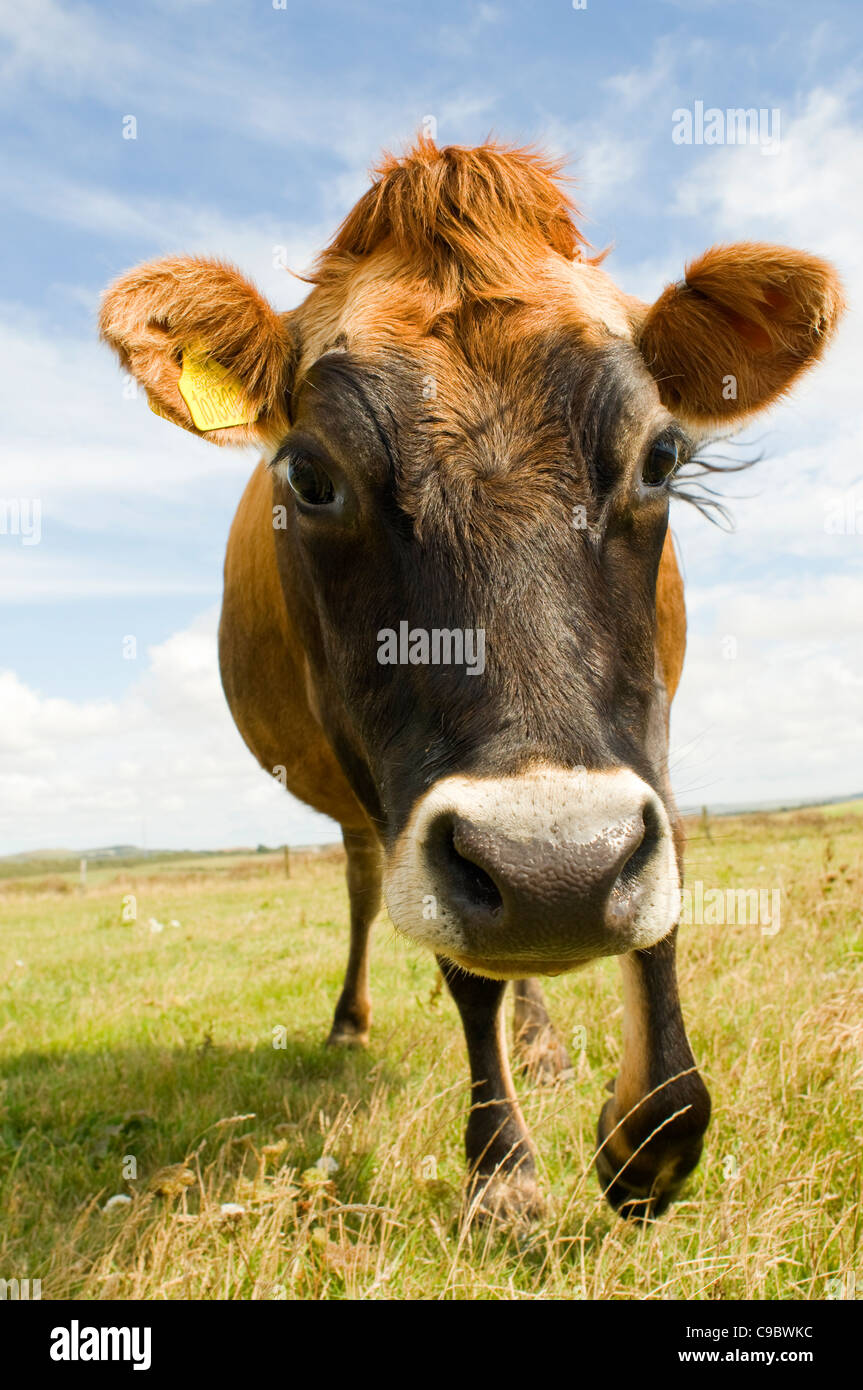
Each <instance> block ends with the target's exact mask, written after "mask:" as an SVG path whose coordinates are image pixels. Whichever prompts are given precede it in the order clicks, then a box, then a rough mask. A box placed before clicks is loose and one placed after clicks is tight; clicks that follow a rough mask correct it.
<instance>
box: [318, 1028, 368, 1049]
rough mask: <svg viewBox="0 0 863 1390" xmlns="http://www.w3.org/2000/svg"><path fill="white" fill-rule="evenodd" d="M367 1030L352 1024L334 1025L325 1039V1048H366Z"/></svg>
mask: <svg viewBox="0 0 863 1390" xmlns="http://www.w3.org/2000/svg"><path fill="white" fill-rule="evenodd" d="M368 1045H369V1030H368V1028H358V1027H357V1026H356V1025H355V1024H353V1023H348V1022H343V1023H334V1024H333V1026H332V1028H331V1029H330V1036H329V1037H328V1038H327V1047H368Z"/></svg>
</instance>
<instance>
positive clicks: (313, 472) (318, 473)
mask: <svg viewBox="0 0 863 1390" xmlns="http://www.w3.org/2000/svg"><path fill="white" fill-rule="evenodd" d="M288 483H289V484H290V487H291V491H292V492H293V493H294V494H295V495H296V496H297V497H299V499H300V501H301V502H305V503H306V505H307V506H309V507H326V506H327V505H328V503H330V502H332V501H334V500H335V496H336V490H335V488H334V486H333V480H332V478H331V477H330V476H329V474H328V473H327V472H326V471H325V470H324V469H323V468H322V467H321V465H320V464H319V463H318V462H317V460H316V459H313V458H309V456H308V454H299V455H295V456H294V457H293V458H292V459H291V460H290V462H289V463H288Z"/></svg>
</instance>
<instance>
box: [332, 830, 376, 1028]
mask: <svg viewBox="0 0 863 1390" xmlns="http://www.w3.org/2000/svg"><path fill="white" fill-rule="evenodd" d="M342 839H343V840H344V842H345V853H346V854H347V859H348V863H347V880H348V895H349V897H350V904H351V946H350V952H349V954H348V968H347V970H346V972H345V983H344V986H343V988H342V992H341V994H340V995H339V1002H338V1003H337V1004H336V1012H335V1016H334V1018H333V1026H332V1028H331V1029H330V1036H329V1038H328V1039H327V1042H328V1043H329V1044H330V1045H339V1046H342V1047H344V1046H353V1047H365V1045H366V1044H367V1043H368V1040H369V1026H370V1024H371V1021H372V1001H371V995H370V994H369V933H370V932H371V927H372V923H373V922H374V920H375V917H376V916H377V914H378V912H379V910H380V905H381V852H380V847H379V845H378V842H377V840H376V839H375V837H374V835H373V834H372V833H371V832H368V833H365V832H363V831H358V830H343V831H342Z"/></svg>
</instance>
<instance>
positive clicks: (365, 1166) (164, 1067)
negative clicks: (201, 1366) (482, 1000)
mask: <svg viewBox="0 0 863 1390" xmlns="http://www.w3.org/2000/svg"><path fill="white" fill-rule="evenodd" d="M707 828H708V830H709V832H710V836H711V837H712V838H708V837H707V835H706V834H705V833H704V827H703V826H699V825H698V824H695V825H693V827H692V828H691V830H692V839H691V842H690V850H689V871H688V872H689V878H690V880H693V879H695V878H701V879H702V880H703V881H704V883H705V885H708V884H709V885H711V886H722V887H728V886H740V887H747V888H750V887H769V888H772V887H776V886H780V887H781V888H782V923H781V929H780V930H779V932H778V933H777V934H776V935H775V936H767V935H762V934H761V932H760V930H759V928H758V927H757V926H693V927H690V928H688V929H686V931H685V934H684V937H683V940H682V943H681V952H680V958H681V991H682V996H683V999H684V1006H685V1011H686V1015H687V1022H688V1026H689V1031H690V1036H691V1038H692V1040H693V1045H694V1047H695V1051H696V1055H697V1056H698V1058H699V1060H700V1062H701V1065H702V1069H703V1072H704V1075H705V1077H706V1079H707V1081H708V1084H709V1086H710V1089H711V1091H712V1095H713V1099H714V1106H715V1110H714V1119H713V1122H712V1125H711V1128H710V1131H709V1135H708V1140H707V1144H706V1148H705V1154H704V1157H703V1159H702V1162H701V1164H700V1166H699V1168H698V1169H697V1171H696V1173H695V1174H694V1175H693V1177H692V1179H691V1180H690V1182H689V1184H688V1187H687V1189H686V1190H685V1193H684V1200H682V1201H680V1202H678V1203H677V1204H676V1205H675V1206H674V1207H672V1209H671V1210H670V1212H669V1213H668V1214H667V1215H666V1216H665V1217H663V1218H662V1219H661V1220H660V1221H658V1222H657V1223H655V1225H654V1226H652V1227H650V1228H647V1229H644V1228H638V1227H632V1226H628V1225H625V1224H623V1223H622V1222H621V1221H620V1220H619V1219H618V1218H617V1217H615V1216H614V1215H613V1214H612V1213H611V1212H610V1211H609V1210H608V1209H607V1208H606V1207H605V1205H604V1203H603V1200H602V1198H601V1196H600V1194H599V1190H598V1185H597V1181H596V1178H595V1176H594V1174H593V1170H592V1150H593V1142H594V1132H595V1124H596V1118H597V1114H598V1111H599V1107H600V1104H601V1101H602V1098H603V1085H604V1082H605V1081H606V1079H607V1078H608V1077H609V1076H610V1075H612V1074H613V1072H614V1069H615V1064H616V1060H617V1056H618V1052H619V1039H620V1021H621V1005H620V992H619V986H618V980H617V972H616V967H615V965H614V963H613V962H610V961H607V962H601V963H599V964H598V965H597V966H595V967H592V968H591V969H590V970H588V971H586V972H584V973H581V974H579V975H574V976H569V977H565V978H562V979H559V980H555V981H552V982H549V985H548V989H547V994H548V998H549V1004H550V1008H551V1011H552V1013H553V1015H554V1017H555V1019H556V1021H557V1022H558V1024H559V1026H560V1028H561V1030H562V1031H563V1033H564V1034H565V1035H566V1036H569V1035H571V1034H572V1033H573V1031H574V1030H575V1029H576V1028H583V1029H584V1030H585V1034H586V1040H587V1041H586V1046H585V1048H584V1050H582V1051H580V1052H579V1053H578V1055H577V1065H576V1071H575V1077H574V1079H573V1080H572V1081H570V1082H569V1083H567V1084H566V1085H564V1086H562V1087H560V1088H558V1089H554V1090H544V1089H531V1088H529V1087H528V1086H527V1085H526V1084H523V1085H522V1093H523V1103H524V1108H525V1111H526V1114H527V1118H528V1122H529V1124H530V1126H531V1129H532V1132H533V1134H534V1136H535V1139H536V1142H537V1147H538V1150H539V1156H540V1162H541V1169H542V1175H543V1182H544V1187H545V1191H546V1193H547V1195H548V1211H547V1214H546V1218H545V1219H544V1220H543V1221H542V1222H541V1223H540V1224H539V1225H538V1226H537V1227H536V1228H535V1229H534V1230H533V1231H531V1232H530V1233H529V1234H524V1233H522V1234H521V1235H516V1234H507V1233H505V1232H501V1231H499V1230H479V1231H476V1230H475V1231H473V1232H469V1231H467V1230H465V1229H464V1228H463V1227H462V1225H461V1224H460V1221H459V1211H460V1201H461V1182H462V1128H463V1123H464V1117H465V1110H466V1104H467V1096H466V1068H465V1061H464V1055H463V1042H462V1039H461V1035H460V1030H459V1027H458V1023H457V1019H456V1015H455V1010H454V1008H453V1006H452V1005H451V1003H450V1001H449V1000H448V999H447V997H446V996H445V994H442V993H441V992H440V991H439V989H438V987H437V981H436V973H435V967H434V963H433V962H432V961H431V960H430V959H428V958H426V957H425V956H423V955H420V954H418V953H416V952H414V951H413V950H412V949H411V948H409V947H408V946H406V945H405V944H404V943H403V942H401V941H400V940H397V939H396V938H395V937H394V935H393V933H392V930H391V928H390V927H389V926H388V925H386V924H384V923H382V924H381V925H380V926H379V927H378V928H377V942H376V956H375V960H374V963H373V983H374V989H375V1005H376V1018H375V1026H374V1033H373V1041H372V1046H371V1049H370V1050H369V1052H368V1053H364V1054H359V1055H358V1054H356V1053H337V1052H332V1051H327V1050H325V1049H324V1048H323V1046H322V1043H323V1039H324V1037H325V1035H326V1031H327V1028H328V1024H329V1018H330V1013H331V1009H332V1006H333V1003H334V1001H335V998H336V995H337V992H338V988H339V985H340V977H341V971H342V968H343V964H344V957H345V953H346V930H345V925H344V923H345V917H346V898H345V891H344V887H343V884H342V879H341V866H340V863H339V862H338V860H337V859H336V858H334V857H322V858H312V857H309V858H307V859H303V860H302V861H299V860H298V861H297V862H296V863H295V865H294V871H293V875H292V877H291V878H290V879H285V878H284V877H283V876H282V873H281V872H280V861H279V859H278V857H277V856H269V857H267V856H258V857H253V858H252V859H249V860H246V861H243V864H242V865H239V864H238V865H237V866H236V867H237V872H231V873H226V872H219V871H217V870H216V866H212V868H211V869H210V871H208V868H207V866H206V864H204V867H201V866H200V865H196V867H195V868H194V870H193V871H189V872H183V871H182V869H181V866H179V865H176V866H171V867H170V869H165V871H164V872H160V871H159V867H158V866H148V868H147V872H146V873H144V872H143V871H137V870H136V871H131V870H128V871H124V872H123V873H122V874H121V875H119V876H118V875H116V873H114V872H112V873H110V874H108V873H107V872H106V873H105V874H104V875H103V876H102V877H101V878H99V879H98V880H97V881H96V882H95V883H93V884H92V886H91V887H90V889H89V891H88V893H87V894H86V895H84V896H82V895H79V894H78V893H77V891H73V892H70V891H66V887H65V883H64V885H63V887H62V888H61V889H60V891H57V885H56V884H55V883H54V881H53V878H52V879H51V880H50V882H49V883H48V884H46V883H45V882H44V881H43V882H42V883H39V882H38V881H31V882H30V889H29V891H23V890H22V888H21V887H20V885H19V886H18V887H17V888H16V890H15V892H14V893H12V894H9V895H6V896H5V897H4V898H3V899H2V901H0V923H2V937H0V942H2V945H0V992H2V994H0V998H2V1013H0V1055H2V1076H3V1080H2V1083H0V1085H2V1093H0V1183H2V1195H0V1205H2V1216H0V1223H2V1229H0V1277H4V1278H14V1277H18V1278H25V1277H28V1276H29V1277H31V1278H41V1279H42V1290H43V1297H46V1298H62V1297H76V1298H109V1297H113V1298H172V1299H177V1298H257V1299H269V1298H393V1297H396V1298H505V1299H510V1298H572V1297H583V1298H588V1299H591V1298H603V1299H607V1298H664V1299H672V1298H689V1299H699V1298H700V1299H727V1298H758V1299H774V1298H823V1297H825V1296H826V1295H827V1294H829V1293H831V1292H835V1291H836V1289H837V1288H838V1287H839V1286H838V1284H837V1283H834V1282H832V1281H838V1280H846V1281H847V1279H848V1276H849V1275H855V1274H856V1281H857V1288H858V1290H859V1289H861V1288H863V1257H861V1254H860V1249H859V1242H860V1229H861V1216H860V1213H861V1206H860V1196H861V1193H860V1153H861V1148H863V1110H862V1109H861V1097H863V1009H861V1003H863V959H862V958H863V951H861V936H860V904H861V889H863V863H861V841H863V836H861V828H863V817H861V815H860V807H859V806H858V807H853V806H849V807H847V808H830V809H829V812H828V811H825V812H824V813H823V814H822V813H817V812H812V811H807V812H802V813H790V814H789V813H784V814H782V815H776V816H770V817H758V818H755V817H751V818H743V817H741V818H736V819H733V820H731V819H723V820H717V821H714V822H712V823H711V825H710V826H709V827H707ZM129 892H134V893H135V894H136V896H137V899H138V901H137V921H136V923H134V924H123V923H122V922H121V906H122V897H123V895H124V894H127V893H129ZM151 918H152V919H154V920H155V921H156V923H157V927H158V926H161V928H162V929H161V930H158V929H151V926H150V919H151ZM172 922H179V923H180V925H179V926H172V925H171V923H172ZM279 1027H283V1028H284V1030H285V1031H284V1034H283V1035H282V1034H278V1033H277V1034H276V1036H275V1041H284V1043H285V1046H284V1047H274V1046H273V1042H274V1029H278V1028H279ZM130 1159H133V1160H134V1166H135V1171H136V1173H137V1176H136V1177H135V1178H134V1179H132V1178H130V1177H128V1176H124V1170H125V1173H126V1174H128V1173H129V1172H130V1171H131V1168H132V1165H131V1164H130ZM116 1194H124V1195H127V1196H129V1197H131V1202H128V1203H123V1204H116V1205H114V1206H113V1207H112V1208H111V1209H110V1210H108V1211H105V1210H104V1207H105V1204H106V1201H107V1199H108V1198H109V1197H111V1196H112V1195H116ZM226 1206H227V1207H228V1209H227V1210H225V1207H226Z"/></svg>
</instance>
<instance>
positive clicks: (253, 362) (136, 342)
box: [99, 256, 294, 444]
mask: <svg viewBox="0 0 863 1390" xmlns="http://www.w3.org/2000/svg"><path fill="white" fill-rule="evenodd" d="M99 329H100V333H101V336H102V338H103V339H104V340H105V342H106V343H109V344H110V346H111V347H112V348H113V349H114V351H115V352H116V353H117V355H118V356H119V358H120V361H121V363H122V364H123V366H124V367H125V368H126V370H127V371H129V372H131V374H132V375H133V376H134V377H136V378H137V380H138V381H140V382H141V384H142V385H143V386H144V388H145V389H146V391H147V395H148V397H149V398H150V401H151V402H152V404H153V405H154V406H155V407H156V408H157V410H158V411H159V412H160V413H162V414H164V415H166V416H168V418H169V419H171V420H173V421H174V423H175V424H178V425H182V426H183V428H184V429H188V430H191V431H192V432H193V433H194V434H198V435H200V436H201V437H202V438H204V439H209V440H211V441H212V442H213V443H214V444H247V443H250V442H251V441H253V440H256V439H258V438H259V437H260V435H261V434H267V433H270V432H275V431H277V430H278V429H279V428H280V427H283V426H284V424H285V423H286V417H287V399H288V391H289V387H290V380H291V369H292V365H293V356H294V348H293V344H292V340H291V337H290V333H289V330H288V325H287V320H286V316H285V315H279V314H277V313H276V312H275V310H274V309H273V308H272V307H271V306H270V305H269V304H268V303H267V301H266V300H265V299H264V298H263V297H262V296H261V295H260V294H259V293H258V291H257V290H256V289H255V288H254V286H252V285H250V284H249V282H248V281H247V280H246V279H245V278H244V277H243V276H242V275H241V274H240V272H239V271H238V270H235V269H234V267H233V266H230V265H225V264H224V263H223V262H221V261H208V260H203V259H201V258H199V257H196V256H169V257H166V258H165V259H164V260H159V261H151V262H149V263H148V264H146V265H142V266H138V267H136V269H134V270H130V271H128V272H127V274H125V275H123V276H121V278H120V279H119V280H117V281H115V282H114V284H113V285H112V286H111V287H110V289H108V290H107V291H106V293H105V296H104V298H103V300H102V309H101V313H100V316H99ZM195 342H202V343H203V344H204V345H205V346H206V348H207V349H208V351H209V353H210V354H211V355H212V357H213V358H214V359H215V360H216V361H217V362H219V363H221V365H222V366H223V367H227V368H228V370H229V371H230V372H232V373H233V374H234V376H236V377H237V378H238V379H239V380H240V382H241V383H242V385H243V389H244V392H245V394H246V396H247V397H248V399H249V401H250V402H251V403H252V405H253V406H254V407H255V408H256V410H257V411H258V412H259V414H258V419H257V421H256V423H255V424H254V425H236V426H232V427H229V428H226V429H218V430H199V429H197V428H196V427H195V425H194V423H193V421H192V417H191V414H190V412H189V408H188V406H187V405H186V402H185V401H184V400H183V397H182V396H181V395H180V392H179V389H178V386H177V383H178V381H179V378H180V365H181V364H180V354H181V351H182V349H183V348H186V347H189V346H191V345H192V344H193V343H195Z"/></svg>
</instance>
